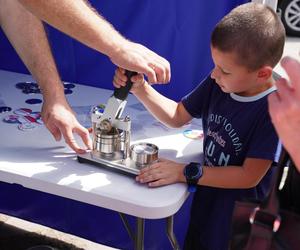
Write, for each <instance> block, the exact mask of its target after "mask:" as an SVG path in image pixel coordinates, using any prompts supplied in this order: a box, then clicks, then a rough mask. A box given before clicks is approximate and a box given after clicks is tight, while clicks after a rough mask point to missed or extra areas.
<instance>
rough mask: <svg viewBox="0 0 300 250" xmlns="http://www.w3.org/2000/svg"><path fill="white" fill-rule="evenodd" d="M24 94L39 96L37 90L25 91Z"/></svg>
mask: <svg viewBox="0 0 300 250" xmlns="http://www.w3.org/2000/svg"><path fill="white" fill-rule="evenodd" d="M22 92H23V93H24V94H26V95H30V94H37V93H36V90H33V89H23V90H22Z"/></svg>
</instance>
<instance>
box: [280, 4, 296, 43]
mask: <svg viewBox="0 0 300 250" xmlns="http://www.w3.org/2000/svg"><path fill="white" fill-rule="evenodd" d="M279 9H280V12H281V21H282V23H283V25H284V27H285V30H286V34H287V35H290V36H298V37H300V0H283V1H281V3H280V6H279Z"/></svg>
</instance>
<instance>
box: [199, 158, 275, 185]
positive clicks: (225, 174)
mask: <svg viewBox="0 0 300 250" xmlns="http://www.w3.org/2000/svg"><path fill="white" fill-rule="evenodd" d="M271 164H272V161H270V160H264V159H255V158H246V160H245V162H244V164H243V166H242V167H240V166H227V167H204V168H203V176H202V177H201V178H200V180H199V182H198V184H199V185H203V186H210V187H218V188H252V187H255V186H256V185H257V184H258V183H259V182H260V180H261V179H262V177H263V176H264V175H265V174H266V173H267V171H268V169H269V168H270V166H271Z"/></svg>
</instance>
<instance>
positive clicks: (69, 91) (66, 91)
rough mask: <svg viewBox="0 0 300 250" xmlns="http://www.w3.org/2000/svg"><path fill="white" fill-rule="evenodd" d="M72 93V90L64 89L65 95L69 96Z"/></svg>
mask: <svg viewBox="0 0 300 250" xmlns="http://www.w3.org/2000/svg"><path fill="white" fill-rule="evenodd" d="M72 93H73V90H71V89H65V95H70V94H72Z"/></svg>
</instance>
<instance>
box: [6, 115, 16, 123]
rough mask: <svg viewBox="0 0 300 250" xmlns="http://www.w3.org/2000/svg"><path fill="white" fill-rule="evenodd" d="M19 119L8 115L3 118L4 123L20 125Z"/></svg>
mask: <svg viewBox="0 0 300 250" xmlns="http://www.w3.org/2000/svg"><path fill="white" fill-rule="evenodd" d="M18 118H19V116H18V115H8V116H5V117H4V118H3V121H4V122H6V123H19V121H18Z"/></svg>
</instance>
